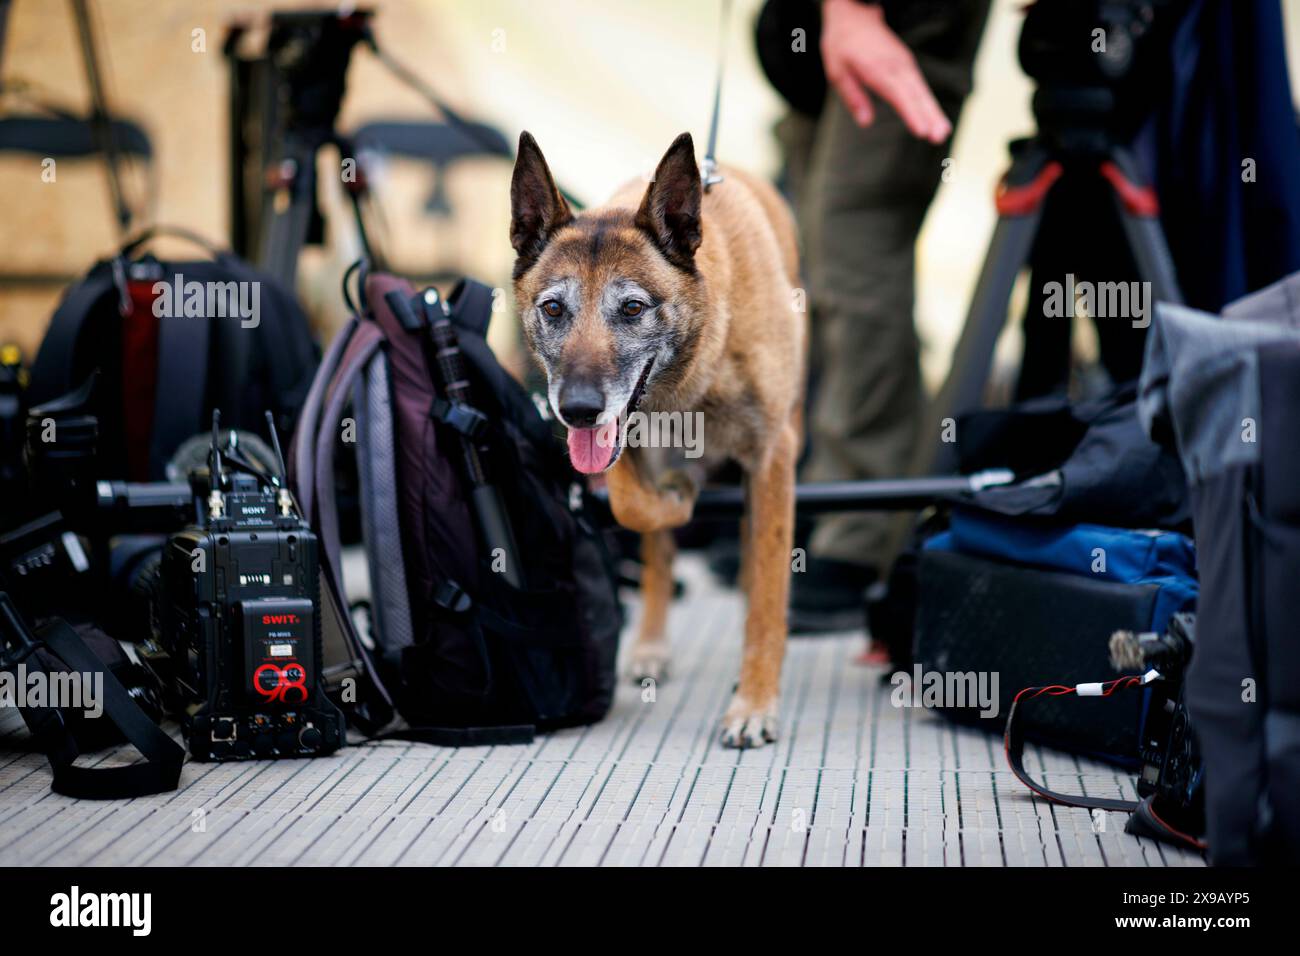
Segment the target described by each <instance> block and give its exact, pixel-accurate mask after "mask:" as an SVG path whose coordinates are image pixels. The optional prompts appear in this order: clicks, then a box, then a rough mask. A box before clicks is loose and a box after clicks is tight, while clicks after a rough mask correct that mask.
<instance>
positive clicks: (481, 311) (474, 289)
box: [447, 278, 496, 338]
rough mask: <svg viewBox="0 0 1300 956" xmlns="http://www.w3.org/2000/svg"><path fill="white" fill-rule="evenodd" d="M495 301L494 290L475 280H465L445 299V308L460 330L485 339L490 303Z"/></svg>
mask: <svg viewBox="0 0 1300 956" xmlns="http://www.w3.org/2000/svg"><path fill="white" fill-rule="evenodd" d="M495 301H496V293H495V290H494V289H493V288H492V287H491V286H489V285H484V284H483V283H482V282H479V281H478V280H477V279H470V278H465V279H461V280H460V282H458V283H456V288H454V289H452V290H451V295H450V296H448V297H447V308H448V309H449V310H450V311H451V320H452V321H453V322H455V323H456V324H457V325H458V326H460V327H461V328H462V329H466V330H468V331H470V332H473V333H474V334H475V335H477V336H479V337H480V338H486V337H487V330H488V323H490V322H491V321H492V303H493V302H495Z"/></svg>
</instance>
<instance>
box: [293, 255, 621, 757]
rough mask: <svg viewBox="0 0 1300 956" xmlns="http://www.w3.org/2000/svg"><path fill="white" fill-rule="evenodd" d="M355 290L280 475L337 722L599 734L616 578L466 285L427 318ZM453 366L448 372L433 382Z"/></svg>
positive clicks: (387, 291) (456, 737) (396, 297)
mask: <svg viewBox="0 0 1300 956" xmlns="http://www.w3.org/2000/svg"><path fill="white" fill-rule="evenodd" d="M363 287H364V294H363V295H362V297H361V302H362V314H360V315H357V316H356V317H354V318H353V319H352V320H351V322H350V323H349V324H348V325H347V326H346V327H345V328H344V329H343V331H342V332H341V333H340V334H339V336H338V337H337V339H336V340H335V341H334V343H333V345H332V346H331V347H330V349H329V351H328V353H327V354H326V356H325V358H324V360H323V362H322V364H321V368H320V371H319V372H318V374H317V376H316V380H315V382H314V383H313V385H312V388H311V392H310V394H309V396H308V399H307V402H306V405H305V406H304V409H303V414H302V418H301V421H300V424H299V429H298V432H297V434H296V435H295V439H294V448H293V453H292V455H291V458H292V465H291V470H292V472H293V484H294V488H295V491H296V493H297V495H298V500H299V502H300V504H301V506H302V509H303V513H304V514H306V515H308V516H309V517H310V519H311V521H312V524H313V526H314V527H315V528H316V530H317V533H318V535H319V536H320V540H321V550H322V554H323V559H322V565H323V566H322V576H321V578H322V589H323V591H324V592H325V593H324V594H323V603H324V614H325V622H326V624H327V651H326V657H327V661H326V664H327V670H329V671H331V672H339V671H338V668H335V667H332V666H331V662H330V660H329V658H330V657H331V654H332V652H331V650H330V646H331V641H330V640H329V637H330V635H329V633H328V632H329V630H330V629H331V628H330V622H331V619H332V621H333V628H334V629H337V637H339V638H341V641H338V642H334V647H335V648H336V649H337V648H339V647H341V648H343V649H344V650H343V654H344V655H345V656H346V657H347V658H349V659H350V663H351V664H352V665H353V673H354V677H355V678H356V679H357V680H358V683H359V686H358V687H354V688H353V690H355V691H356V693H354V694H351V695H349V694H348V688H347V686H346V685H344V684H340V685H339V688H340V692H339V703H340V705H341V706H343V707H344V709H345V711H346V712H348V714H349V719H350V720H351V721H352V723H353V724H354V725H355V726H358V727H359V728H360V729H362V730H363V731H365V732H366V733H368V734H370V735H372V736H378V735H380V733H381V731H382V729H383V727H384V725H385V724H387V722H388V721H389V719H390V718H391V717H392V715H393V712H394V711H396V712H397V713H399V714H400V715H401V717H402V718H404V719H405V721H406V722H407V724H408V725H410V727H409V728H408V729H404V730H399V731H396V732H389V733H388V734H385V735H386V736H401V737H406V738H408V739H420V740H426V741H430V742H437V743H444V744H452V745H455V744H475V743H502V742H520V741H526V740H529V739H531V738H532V735H533V732H534V730H548V729H553V728H558V727H565V726H572V725H576V724H585V723H591V722H593V721H596V720H599V719H600V718H602V717H603V716H604V715H605V713H606V712H607V710H608V709H609V706H610V703H611V701H612V699H613V693H614V686H615V657H616V654H617V649H618V637H619V631H620V629H621V627H622V609H621V607H620V605H619V602H618V596H617V589H616V586H617V581H616V576H615V574H614V571H613V567H612V564H611V562H610V559H609V556H608V554H607V552H606V549H605V543H604V540H603V538H602V534H601V532H600V531H598V530H597V528H596V527H595V525H594V523H593V521H592V519H591V517H590V514H589V510H588V509H589V502H588V499H587V495H586V492H585V490H584V486H582V485H581V484H580V483H579V482H577V481H575V476H574V475H573V473H572V471H571V470H570V468H569V465H568V462H567V460H566V458H565V456H564V453H563V449H562V446H561V445H560V443H559V442H557V441H556V439H555V437H554V435H553V433H552V430H551V425H550V423H549V422H547V421H546V420H545V419H544V418H543V417H542V413H541V412H539V407H538V405H536V404H535V403H534V402H533V400H532V398H531V397H530V396H529V394H528V393H527V392H526V391H525V390H524V389H523V388H522V387H521V386H520V385H519V383H518V382H516V381H515V380H514V379H513V378H512V377H511V376H510V375H509V373H507V372H506V370H505V369H503V368H502V367H501V365H500V364H498V362H497V360H496V358H495V356H494V355H493V354H492V351H491V350H490V349H489V347H488V345H487V342H486V340H485V334H486V330H487V323H488V320H489V319H490V317H491V313H492V302H493V295H492V290H491V289H489V288H488V287H486V286H484V285H482V284H480V283H477V282H473V281H471V280H465V281H463V282H462V283H461V284H460V285H459V286H457V288H456V290H455V291H454V293H453V294H452V296H451V297H450V298H449V299H448V300H447V302H446V303H444V302H442V301H441V300H439V299H438V298H437V294H436V292H433V290H428V291H426V292H425V293H423V294H422V295H421V296H413V294H412V293H413V290H412V288H411V287H410V286H409V285H408V284H407V283H406V282H405V281H404V280H401V279H398V278H395V277H392V276H388V275H378V274H376V275H371V276H369V277H368V279H366V281H365V282H364V286H363ZM456 346H458V348H459V352H460V356H461V365H460V367H459V368H457V367H456V364H455V363H452V364H451V365H448V364H447V362H448V348H449V347H451V348H455V347H456ZM344 444H353V445H354V446H355V448H354V450H355V457H356V461H357V466H358V471H359V476H358V477H359V484H360V512H361V527H362V537H363V540H364V545H365V552H366V556H367V559H368V563H369V576H370V583H371V599H370V602H369V612H370V613H369V618H370V640H369V642H367V641H366V640H365V639H364V638H363V637H362V636H361V634H360V633H358V628H357V627H356V626H355V623H354V620H353V617H352V611H353V610H354V609H352V608H349V607H348V606H347V603H346V601H345V600H344V598H343V593H344V591H343V586H342V585H343V582H342V563H341V553H340V552H341V540H340V538H341V536H340V530H339V519H338V514H337V510H336V504H335V489H334V475H335V467H334V465H335V456H336V451H337V450H338V449H339V448H340V447H342V446H343V445H344ZM471 450H472V452H473V454H472V455H471V454H470V452H471ZM470 458H472V459H473V460H474V462H475V465H470V464H469V459H470ZM474 467H477V468H478V469H479V471H478V472H477V473H476V475H471V474H470V472H469V471H468V470H467V469H472V468H474ZM485 508H489V510H491V511H492V517H491V518H490V520H488V521H486V523H485V517H484V516H485V511H484V509H485ZM494 536H495V537H494ZM498 538H500V539H501V540H502V541H504V543H505V546H504V547H489V546H488V545H489V543H493V542H495V541H496V540H497V539H498ZM512 579H513V583H512ZM368 644H369V646H368ZM333 653H335V654H337V653H338V651H337V650H335V651H334V652H333Z"/></svg>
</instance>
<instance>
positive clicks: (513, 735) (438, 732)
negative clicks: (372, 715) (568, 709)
mask: <svg viewBox="0 0 1300 956" xmlns="http://www.w3.org/2000/svg"><path fill="white" fill-rule="evenodd" d="M536 734H537V728H536V727H534V726H533V725H532V724H501V725H500V726H494V727H408V728H406V729H405V730H392V731H389V732H388V733H383V734H377V735H374V736H372V737H371V738H370V739H371V740H413V741H415V742H416V743H422V744H437V745H439V746H442V747H491V746H495V745H497V744H531V743H532V742H533V738H534V737H535V736H536Z"/></svg>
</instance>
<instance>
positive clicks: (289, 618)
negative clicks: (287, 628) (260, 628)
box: [262, 614, 299, 624]
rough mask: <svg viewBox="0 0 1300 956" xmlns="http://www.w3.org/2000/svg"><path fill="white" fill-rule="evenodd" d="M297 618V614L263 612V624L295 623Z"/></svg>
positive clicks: (297, 620)
mask: <svg viewBox="0 0 1300 956" xmlns="http://www.w3.org/2000/svg"><path fill="white" fill-rule="evenodd" d="M298 622H299V618H298V615H297V614H263V615H262V623H263V624H297V623H298Z"/></svg>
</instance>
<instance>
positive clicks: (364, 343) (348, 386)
mask: <svg viewBox="0 0 1300 956" xmlns="http://www.w3.org/2000/svg"><path fill="white" fill-rule="evenodd" d="M383 341H384V335H383V332H381V331H380V329H379V327H378V326H377V325H375V324H374V323H372V322H357V323H355V324H354V326H353V327H352V329H351V335H349V336H348V341H347V342H346V343H345V344H344V346H343V348H342V350H341V351H340V352H339V353H338V355H337V356H335V355H334V349H333V348H331V350H330V352H331V355H330V356H329V358H331V359H333V361H332V362H330V363H329V365H328V366H326V365H322V366H321V370H320V373H319V374H318V375H317V377H316V379H317V380H316V381H315V382H313V383H312V389H311V394H312V396H313V397H312V398H311V399H309V404H310V405H311V410H312V412H313V413H316V421H315V426H316V427H315V430H314V431H313V432H308V431H306V426H307V425H308V424H309V422H308V421H307V420H306V416H305V415H304V420H303V422H302V424H301V425H300V426H299V434H300V436H301V437H302V439H303V442H302V445H303V446H306V449H307V451H308V452H309V453H310V457H309V463H304V464H303V465H300V466H299V468H298V470H297V473H296V476H295V478H296V481H297V484H298V487H299V488H302V489H306V488H307V487H311V488H312V489H313V492H314V494H313V495H312V496H311V497H312V498H313V499H314V505H313V507H312V509H311V510H310V511H309V510H308V508H307V505H306V504H305V503H303V500H302V499H301V498H300V499H299V503H300V506H301V507H302V509H303V513H304V514H306V515H310V516H311V517H312V524H313V526H314V527H315V528H316V531H317V534H318V535H319V536H320V550H321V558H322V560H321V578H322V581H323V583H324V585H325V587H324V588H323V591H324V596H325V598H326V599H327V600H329V601H330V603H331V604H332V605H333V609H334V611H335V613H336V616H337V618H338V622H339V627H340V628H342V630H343V635H344V638H345V639H346V641H347V643H348V646H349V647H350V648H351V649H352V653H353V654H354V655H355V657H356V659H357V660H358V661H360V662H361V665H362V668H363V669H364V671H365V676H366V678H367V679H368V680H369V681H370V682H371V683H372V684H373V685H374V687H375V689H376V691H377V692H378V693H379V696H380V697H381V698H382V699H383V701H384V703H385V704H386V705H387V706H388V707H389V708H392V707H393V700H392V695H390V694H389V693H388V689H387V688H386V687H385V686H384V682H383V681H382V680H381V679H380V677H379V674H378V673H377V672H376V671H375V666H374V661H373V660H372V659H371V656H370V653H369V651H368V650H367V649H366V647H365V645H364V644H362V643H361V638H360V635H358V634H357V630H356V626H355V625H354V624H353V622H352V615H351V614H350V613H349V611H348V603H347V599H346V597H345V591H344V588H343V562H342V558H341V553H342V544H341V542H340V538H339V516H338V508H337V507H336V505H335V501H334V439H335V434H334V429H335V428H336V427H337V426H338V421H339V419H340V418H341V417H342V415H343V407H344V405H345V404H346V403H347V400H348V397H349V395H350V394H351V393H352V390H353V388H354V386H355V384H356V382H357V380H358V379H359V378H360V376H361V372H362V370H363V369H364V368H365V367H366V365H367V363H368V362H370V360H371V359H372V358H374V356H375V355H376V353H377V352H378V351H379V347H380V346H381V345H382V344H383ZM330 368H332V369H333V374H329V375H327V374H326V373H327V371H328V370H329V369H330ZM318 385H319V386H320V392H321V394H320V395H319V396H317V395H316V392H317V386H318ZM316 398H319V399H320V401H319V403H318V402H317V401H315V400H314V399H316ZM309 435H310V436H314V437H313V438H312V440H310V441H308V440H306V439H307V438H308V436H309ZM300 450H301V448H300ZM301 457H302V458H308V456H307V455H302V456H301Z"/></svg>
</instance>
